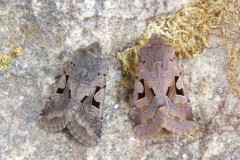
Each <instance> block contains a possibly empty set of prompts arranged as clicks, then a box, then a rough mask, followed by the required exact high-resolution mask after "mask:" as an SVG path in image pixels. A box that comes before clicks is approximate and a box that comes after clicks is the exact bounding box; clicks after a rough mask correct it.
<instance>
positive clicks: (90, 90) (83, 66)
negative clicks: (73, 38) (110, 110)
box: [38, 43, 107, 146]
mask: <svg viewBox="0 0 240 160" xmlns="http://www.w3.org/2000/svg"><path fill="white" fill-rule="evenodd" d="M99 55H101V48H100V45H99V44H98V43H93V44H92V45H90V46H89V47H87V48H81V49H78V50H77V51H76V52H75V56H74V58H73V60H72V61H67V62H65V63H64V65H63V71H64V72H63V74H62V75H61V77H60V78H59V79H58V81H57V83H56V85H57V86H56V87H55V88H56V89H55V90H54V94H53V95H52V96H51V97H50V100H49V101H48V102H47V104H46V105H45V107H44V109H43V110H42V113H41V114H40V116H39V120H38V126H39V128H41V129H43V130H46V131H51V132H58V131H62V130H63V129H64V128H67V129H68V130H69V132H70V134H71V135H72V136H73V137H74V138H75V139H76V140H77V141H78V142H80V143H82V144H84V145H86V146H96V145H97V144H98V142H99V140H100V137H101V133H102V107H103V102H104V94H105V87H106V69H107V68H106V67H107V66H106V61H105V59H104V58H100V57H99Z"/></svg>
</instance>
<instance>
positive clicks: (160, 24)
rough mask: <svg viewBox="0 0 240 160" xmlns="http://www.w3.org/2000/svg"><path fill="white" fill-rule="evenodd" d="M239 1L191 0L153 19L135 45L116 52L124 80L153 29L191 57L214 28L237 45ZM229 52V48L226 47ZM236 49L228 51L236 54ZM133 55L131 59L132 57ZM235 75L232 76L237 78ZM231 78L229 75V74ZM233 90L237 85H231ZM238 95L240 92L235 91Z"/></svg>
mask: <svg viewBox="0 0 240 160" xmlns="http://www.w3.org/2000/svg"><path fill="white" fill-rule="evenodd" d="M239 8H240V2H239V1H238V0H192V1H190V2H189V3H188V4H186V5H185V6H184V7H183V8H182V10H181V11H179V12H178V13H175V14H172V15H169V16H166V17H161V18H156V19H154V20H152V21H151V22H150V23H149V24H148V26H147V28H146V31H145V32H144V33H143V35H142V36H141V37H140V38H139V40H138V43H137V45H135V46H133V47H132V48H128V49H126V50H124V51H123V52H120V53H118V56H117V57H118V58H119V59H120V60H121V61H122V62H123V61H125V62H123V65H122V67H123V72H124V75H125V76H124V79H123V81H122V83H123V84H129V83H130V84H132V83H133V81H132V80H133V79H134V76H135V72H136V62H137V60H136V58H137V51H138V49H139V47H141V46H142V45H143V44H145V43H146V41H147V39H148V38H149V37H150V35H151V34H152V33H154V32H155V33H158V34H160V35H161V36H162V37H164V38H165V39H166V40H167V41H168V42H169V43H170V44H171V45H172V46H173V47H174V49H175V51H176V54H177V56H178V57H179V58H185V57H194V56H196V55H197V54H199V53H201V52H202V51H203V49H204V48H205V47H206V46H207V44H208V42H209V39H210V36H211V34H212V31H213V29H218V30H220V31H221V33H222V37H223V39H224V41H222V42H221V43H222V44H223V45H225V46H229V44H232V46H233V48H234V46H235V47H236V45H235V44H236V41H239V35H240V34H239V32H240V31H239V28H240V24H239V23H240V22H239V19H240V12H239ZM229 51H230V52H231V50H229ZM236 54H239V53H237V52H231V53H229V54H228V55H229V56H228V57H229V62H230V63H231V64H232V63H235V62H232V60H231V56H232V57H235V56H236ZM132 59H134V60H133V61H131V60H132ZM228 72H229V73H230V75H232V73H235V74H236V73H237V70H236V68H235V69H233V68H231V69H229V70H228ZM236 78H237V77H235V79H236ZM228 79H230V78H228ZM229 85H230V88H239V85H237V84H233V83H229ZM234 90H236V89H234ZM238 95H239V96H240V93H239V94H238Z"/></svg>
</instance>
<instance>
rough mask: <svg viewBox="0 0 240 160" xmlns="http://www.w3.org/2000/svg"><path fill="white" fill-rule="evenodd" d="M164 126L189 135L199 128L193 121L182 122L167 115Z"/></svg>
mask: <svg viewBox="0 0 240 160" xmlns="http://www.w3.org/2000/svg"><path fill="white" fill-rule="evenodd" d="M164 128H165V129H167V130H168V131H171V132H173V133H176V134H178V135H189V134H192V133H193V132H194V131H195V130H196V129H197V125H196V124H195V122H193V121H186V122H181V121H179V120H176V119H173V118H171V117H170V116H167V118H166V121H165V124H164Z"/></svg>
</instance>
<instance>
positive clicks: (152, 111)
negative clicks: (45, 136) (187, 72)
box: [38, 34, 197, 146]
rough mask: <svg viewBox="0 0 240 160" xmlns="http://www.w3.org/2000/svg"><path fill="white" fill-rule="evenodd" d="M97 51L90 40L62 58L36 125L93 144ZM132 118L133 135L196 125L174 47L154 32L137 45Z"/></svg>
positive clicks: (101, 73)
mask: <svg viewBox="0 0 240 160" xmlns="http://www.w3.org/2000/svg"><path fill="white" fill-rule="evenodd" d="M99 55H101V48H100V45H99V44H98V43H94V44H92V45H90V46H89V47H87V48H83V49H79V50H77V51H76V54H75V57H74V59H73V60H72V61H67V62H65V63H64V65H63V74H62V75H61V77H59V79H58V82H57V83H56V84H57V86H56V87H55V88H56V89H55V91H54V93H53V95H52V96H51V97H50V101H49V102H47V104H46V105H45V108H44V109H43V110H42V113H41V114H40V117H39V120H38V125H39V127H40V128H42V129H44V130H46V131H52V132H57V131H61V130H63V129H64V128H67V129H68V130H69V132H70V134H72V136H73V137H74V138H75V139H76V140H77V141H79V142H80V143H82V144H84V145H86V146H96V145H97V144H98V142H99V140H100V137H101V132H102V106H103V101H104V91H105V86H106V70H107V67H106V59H103V58H100V57H99ZM132 120H133V123H134V133H135V136H136V137H137V138H139V139H144V138H148V137H151V136H153V135H155V134H157V133H159V132H160V131H161V130H162V129H163V128H165V129H167V130H169V131H171V132H173V133H176V134H179V135H182V134H184V135H187V134H191V133H193V132H194V131H195V130H196V128H197V126H196V124H195V123H194V121H193V114H192V109H191V106H190V103H189V99H188V96H187V94H186V91H185V89H184V84H183V81H182V78H181V73H180V71H179V69H178V66H177V60H176V57H175V52H174V50H173V48H172V47H171V46H170V45H169V44H168V43H167V42H166V41H164V40H163V39H162V38H161V37H160V36H159V35H158V34H152V36H151V37H150V39H149V41H148V43H147V44H146V45H144V46H142V47H141V48H140V49H139V62H138V69H137V78H136V80H135V89H134V108H133V117H132Z"/></svg>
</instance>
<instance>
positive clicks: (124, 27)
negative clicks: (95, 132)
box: [0, 0, 240, 160]
mask: <svg viewBox="0 0 240 160" xmlns="http://www.w3.org/2000/svg"><path fill="white" fill-rule="evenodd" d="M185 3H187V0H178V1H174V0H145V1H144V0H73V1H66V0H55V1H54V0H45V1H44V0H18V1H17V0H0V52H1V54H4V53H7V52H9V51H11V50H12V49H13V48H15V47H19V46H22V47H23V48H24V49H25V52H24V55H23V56H21V57H18V58H16V59H14V60H13V62H12V68H10V69H7V70H3V71H0V159H1V160H2V159H89V160H91V159H93V160H95V159H99V160H101V159H104V160H105V159H106V160H108V159H109V160H110V159H120V160H121V159H124V160H125V159H134V160H135V159H149V160H151V159H163V160H165V159H166V160H171V159H212V160H215V159H226V160H228V159H229V160H230V159H240V148H239V146H240V121H239V118H240V105H239V103H240V100H239V99H238V98H237V97H235V96H234V95H233V94H232V93H231V92H230V91H229V90H228V88H227V85H226V84H227V77H226V76H227V75H226V69H227V50H226V48H224V47H219V46H218V45H217V44H216V40H217V39H219V36H218V33H215V34H214V35H213V36H212V40H211V44H210V45H209V47H207V48H206V49H205V50H204V53H203V54H201V55H199V56H198V57H195V58H193V59H184V60H180V61H179V67H180V69H181V70H182V72H183V73H184V81H185V84H186V86H187V88H188V95H189V98H190V100H191V102H192V108H193V112H194V114H195V115H196V121H197V123H198V125H199V128H200V132H199V133H198V135H196V136H195V137H180V136H177V135H174V134H166V133H161V134H160V135H159V137H156V138H155V139H152V140H148V141H139V140H137V139H135V138H134V136H133V132H132V125H131V122H130V119H129V110H130V109H131V107H132V104H133V102H132V99H133V95H132V94H131V93H130V94H129V95H127V96H126V95H125V96H124V95H122V97H121V96H119V95H117V93H118V92H117V90H118V88H117V85H118V84H119V81H120V79H121V70H120V69H121V68H120V62H119V61H118V60H117V59H116V53H117V52H118V51H121V50H123V49H125V48H127V47H131V46H132V45H133V44H135V42H136V39H137V38H138V37H139V36H140V35H141V34H142V32H143V31H144V29H145V28H146V25H147V22H148V20H150V19H151V18H154V17H156V16H162V15H166V14H171V13H173V12H177V11H178V10H179V9H181V7H182V6H183V5H184V4H185ZM95 41H98V42H99V43H100V44H101V46H102V50H103V56H105V57H107V58H109V60H110V66H109V73H108V77H107V78H108V82H107V93H106V100H105V106H104V109H103V110H104V126H103V135H102V140H101V143H100V144H99V145H98V146H97V147H94V148H86V147H84V146H82V145H81V144H79V143H77V142H75V141H74V140H72V139H71V137H69V135H67V134H64V133H55V134H52V133H47V132H45V131H42V130H40V129H38V128H37V127H36V121H37V118H38V115H39V113H40V111H41V109H42V108H43V106H44V104H45V101H46V100H47V99H48V97H49V96H50V94H51V92H50V90H51V86H52V84H53V83H54V77H55V76H57V75H59V73H60V72H61V65H62V63H63V62H64V61H65V60H68V59H71V57H72V56H73V51H74V50H76V49H78V48H80V47H84V46H88V45H89V44H91V43H92V42H95ZM116 97H118V98H116ZM126 97H127V98H126Z"/></svg>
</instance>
